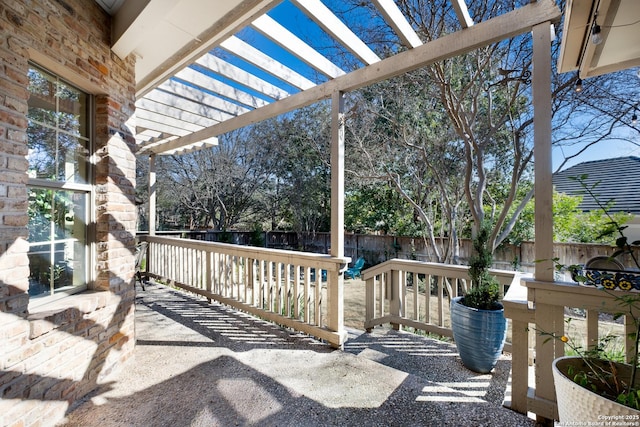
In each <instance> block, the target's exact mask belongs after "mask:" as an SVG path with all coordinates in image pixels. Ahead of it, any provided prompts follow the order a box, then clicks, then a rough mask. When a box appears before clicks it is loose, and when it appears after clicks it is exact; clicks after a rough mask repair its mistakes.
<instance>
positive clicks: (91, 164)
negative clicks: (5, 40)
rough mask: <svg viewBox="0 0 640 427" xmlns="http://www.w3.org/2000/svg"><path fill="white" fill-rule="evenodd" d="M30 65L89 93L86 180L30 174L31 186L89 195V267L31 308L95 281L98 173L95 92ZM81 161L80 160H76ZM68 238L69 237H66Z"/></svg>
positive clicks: (35, 300)
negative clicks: (77, 282)
mask: <svg viewBox="0 0 640 427" xmlns="http://www.w3.org/2000/svg"><path fill="white" fill-rule="evenodd" d="M29 69H30V70H31V69H37V70H40V71H42V72H45V73H48V74H49V75H51V76H53V77H55V78H56V81H60V82H62V83H64V84H65V85H68V86H70V87H72V88H73V89H75V90H77V91H80V92H82V93H83V94H85V95H86V112H87V113H86V114H87V117H86V126H87V132H86V136H83V137H82V138H83V139H86V142H87V157H86V166H87V169H88V170H87V171H86V183H81V182H66V181H59V180H48V179H43V178H32V177H29V178H28V181H27V189H28V190H29V192H30V190H31V189H44V190H53V191H73V192H78V193H83V194H84V195H85V197H86V202H85V206H84V209H85V218H86V224H85V225H84V229H85V241H84V250H85V269H84V278H83V283H82V284H81V285H78V286H73V287H71V288H70V289H64V290H59V291H54V293H53V294H49V295H46V294H42V295H39V296H35V297H34V296H30V297H29V309H30V310H31V309H32V308H36V307H39V306H42V305H45V304H49V303H52V302H54V301H58V300H60V299H63V298H67V297H69V296H70V295H73V294H78V293H81V292H83V291H86V290H87V289H90V288H91V284H92V283H94V282H95V276H96V272H95V261H94V260H95V250H96V244H95V173H96V167H95V166H96V134H95V129H96V124H95V120H96V99H95V94H93V93H91V92H89V91H87V90H86V89H85V88H83V87H82V85H78V84H75V83H74V82H73V81H70V80H68V79H66V78H65V77H64V76H62V75H61V74H60V73H58V72H54V71H52V70H51V69H49V68H47V67H44V66H42V65H40V64H38V63H36V62H33V61H29ZM76 161H77V160H76ZM62 240H65V239H62ZM27 242H28V243H29V252H31V247H32V246H36V245H39V244H46V243H43V242H31V241H30V240H29V239H27ZM52 242H53V241H52V240H48V241H47V243H49V244H53V243H52ZM29 275H30V276H31V266H30V268H29Z"/></svg>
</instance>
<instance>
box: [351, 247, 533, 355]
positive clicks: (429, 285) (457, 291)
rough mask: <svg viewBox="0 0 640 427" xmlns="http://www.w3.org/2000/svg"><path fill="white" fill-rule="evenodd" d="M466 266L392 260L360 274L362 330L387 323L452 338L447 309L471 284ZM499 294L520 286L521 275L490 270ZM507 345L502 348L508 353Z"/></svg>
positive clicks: (395, 326)
mask: <svg viewBox="0 0 640 427" xmlns="http://www.w3.org/2000/svg"><path fill="white" fill-rule="evenodd" d="M468 270H469V267H467V266H461V265H448V264H438V263H432V262H420V261H411V260H403V259H393V260H390V261H386V262H383V263H382V264H378V265H376V266H375V267H372V268H370V269H367V270H366V271H363V272H362V278H363V279H364V280H365V281H366V291H365V298H366V308H365V328H366V329H367V330H371V328H373V327H374V326H377V325H382V324H386V323H390V324H392V325H393V326H394V328H396V329H397V328H399V327H400V326H401V325H402V326H407V327H411V328H415V329H420V330H423V331H426V332H430V333H434V334H438V335H442V336H447V337H453V333H452V332H451V317H450V314H449V306H450V303H451V298H455V297H456V296H458V295H462V293H463V292H464V291H466V289H467V288H468V286H469V285H470V280H469V273H468ZM491 274H492V275H494V276H495V277H496V278H497V279H498V281H499V282H500V285H501V287H500V293H501V296H504V294H505V291H506V289H507V288H509V287H510V286H512V285H516V286H520V279H521V277H522V273H518V272H515V271H504V270H491ZM510 349H511V347H510V345H509V344H507V345H506V346H505V350H506V351H510Z"/></svg>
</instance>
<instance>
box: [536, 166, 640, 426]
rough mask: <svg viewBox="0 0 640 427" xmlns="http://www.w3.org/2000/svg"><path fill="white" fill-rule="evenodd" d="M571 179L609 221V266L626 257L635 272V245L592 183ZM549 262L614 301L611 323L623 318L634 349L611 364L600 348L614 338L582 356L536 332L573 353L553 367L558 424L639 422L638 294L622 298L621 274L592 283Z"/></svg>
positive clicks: (583, 273)
mask: <svg viewBox="0 0 640 427" xmlns="http://www.w3.org/2000/svg"><path fill="white" fill-rule="evenodd" d="M572 179H575V180H577V181H578V182H579V183H580V184H581V186H582V187H583V189H584V190H585V192H586V193H587V194H588V195H589V196H591V197H592V198H593V199H594V200H595V201H596V203H597V204H598V206H599V207H600V208H601V209H603V211H604V212H605V214H606V215H607V217H608V219H609V225H610V226H611V228H609V229H608V231H606V232H605V233H603V235H611V234H615V235H616V236H615V237H616V239H615V251H614V253H613V254H612V255H611V256H610V257H609V259H611V260H613V259H614V258H615V257H618V256H619V255H623V254H626V255H628V256H629V257H630V259H631V260H632V262H633V263H634V267H635V268H637V269H640V264H639V263H638V259H637V257H636V256H635V254H634V252H633V247H634V246H637V245H638V244H639V243H640V242H637V241H636V242H629V241H628V239H627V237H626V236H625V235H624V229H625V227H624V226H621V225H620V224H619V223H618V221H616V220H615V219H614V218H613V216H611V215H610V213H609V212H608V210H607V209H606V207H605V206H604V205H603V204H602V203H601V202H600V200H599V198H598V197H597V195H596V194H595V191H594V190H595V186H596V185H597V183H596V184H594V185H592V186H589V185H588V184H587V183H586V176H584V175H583V176H580V177H574V178H572ZM554 262H555V263H556V269H557V270H559V271H563V270H569V271H570V272H571V274H572V278H573V279H574V280H575V281H577V282H578V283H579V284H582V285H585V284H587V285H591V286H597V287H599V288H601V289H602V290H603V292H607V293H608V294H609V295H611V296H613V297H614V300H615V301H616V302H617V303H618V305H619V306H620V312H618V313H615V315H614V318H619V317H621V316H624V315H628V316H629V318H630V319H632V321H633V323H634V327H635V333H633V334H632V338H633V342H634V348H633V352H632V355H633V357H632V360H631V363H630V364H625V363H622V362H619V361H616V360H613V358H612V357H610V356H609V355H608V354H607V352H606V351H605V346H604V345H603V343H606V342H609V341H611V340H612V339H613V338H615V336H612V335H608V336H606V337H604V339H603V340H601V342H600V343H599V344H598V345H597V346H596V347H595V348H591V349H587V350H583V349H582V348H581V347H580V346H579V345H577V344H576V343H575V342H573V340H572V339H571V338H569V337H568V336H567V335H562V336H557V335H556V334H546V333H545V332H544V331H543V332H541V333H542V334H546V335H550V338H555V339H559V340H561V341H562V342H564V343H565V344H566V345H567V346H569V348H570V349H572V350H573V352H574V353H575V356H567V357H560V358H557V359H556V360H554V362H553V367H552V370H553V377H554V385H555V388H556V398H557V403H558V415H559V417H560V422H561V423H567V422H571V423H580V424H581V425H598V424H595V423H599V422H606V421H609V422H611V421H621V422H627V423H638V422H640V379H639V378H638V373H637V366H638V348H639V343H640V322H639V320H640V319H639V318H638V313H640V293H634V292H626V291H628V290H631V289H633V288H634V287H635V286H633V284H632V282H631V281H630V280H628V279H626V278H625V277H626V276H625V275H624V274H625V273H624V271H618V272H615V273H609V272H604V273H598V275H597V279H596V278H595V276H593V275H592V272H590V271H589V270H588V269H585V268H583V266H576V265H572V266H568V267H565V266H563V265H562V264H559V263H558V260H557V259H555V260H554ZM627 282H628V283H627ZM589 423H591V424H589ZM603 425H604V424H603ZM610 425H612V424H610ZM628 425H633V424H628Z"/></svg>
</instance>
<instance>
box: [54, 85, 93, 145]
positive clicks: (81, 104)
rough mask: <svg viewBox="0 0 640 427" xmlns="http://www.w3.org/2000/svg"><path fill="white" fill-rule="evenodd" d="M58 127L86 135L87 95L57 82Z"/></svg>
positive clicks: (75, 133)
mask: <svg viewBox="0 0 640 427" xmlns="http://www.w3.org/2000/svg"><path fill="white" fill-rule="evenodd" d="M57 95H58V128H60V130H63V131H66V132H69V133H72V134H74V135H79V136H84V137H87V136H88V133H87V128H88V126H87V116H88V115H87V104H88V103H87V95H86V94H84V93H82V92H80V91H79V90H77V89H75V88H73V87H71V86H68V85H66V84H65V83H63V82H59V83H58V92H57Z"/></svg>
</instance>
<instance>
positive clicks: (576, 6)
mask: <svg viewBox="0 0 640 427" xmlns="http://www.w3.org/2000/svg"><path fill="white" fill-rule="evenodd" d="M595 25H598V26H599V27H600V34H601V36H602V42H601V43H600V44H594V43H593V41H592V31H593V28H594V26H595ZM635 66H640V1H638V0H568V1H567V6H566V10H565V12H564V27H563V36H562V44H561V48H560V56H559V59H558V71H559V72H561V73H565V72H571V71H577V72H579V76H580V78H583V79H584V78H587V77H594V76H598V75H601V74H606V73H611V72H615V71H619V70H622V69H627V68H632V67H635Z"/></svg>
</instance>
